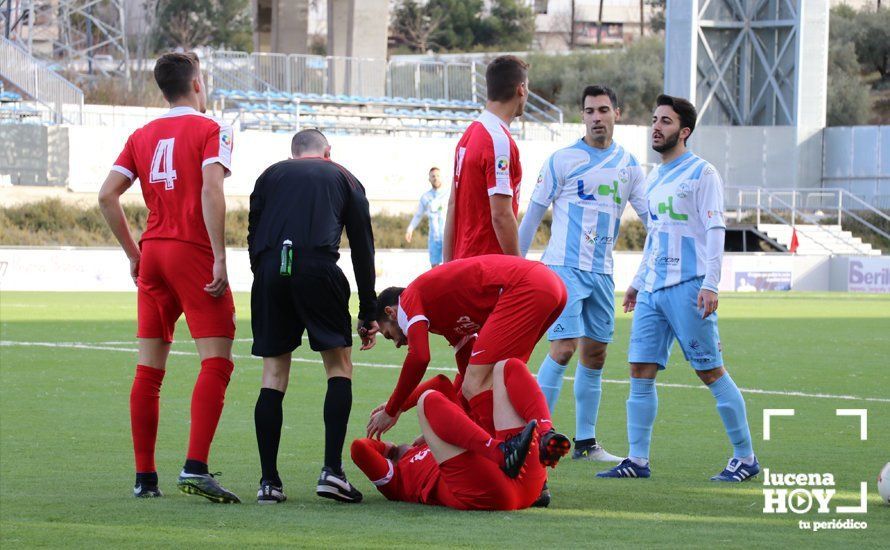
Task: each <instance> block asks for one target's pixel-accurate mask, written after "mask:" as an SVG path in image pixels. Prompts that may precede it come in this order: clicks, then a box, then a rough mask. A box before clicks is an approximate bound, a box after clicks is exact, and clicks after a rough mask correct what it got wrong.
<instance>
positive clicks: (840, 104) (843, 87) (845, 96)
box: [826, 4, 871, 126]
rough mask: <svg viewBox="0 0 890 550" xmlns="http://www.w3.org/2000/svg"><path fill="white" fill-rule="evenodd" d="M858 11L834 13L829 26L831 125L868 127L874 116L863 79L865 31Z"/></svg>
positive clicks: (840, 9)
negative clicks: (860, 48)
mask: <svg viewBox="0 0 890 550" xmlns="http://www.w3.org/2000/svg"><path fill="white" fill-rule="evenodd" d="M857 18H858V16H857V14H856V11H855V10H854V9H853V8H851V7H849V6H846V5H843V4H842V5H840V6H837V7H835V8H833V9H832V10H831V19H830V21H829V25H828V33H829V38H828V103H827V115H826V124H827V125H828V126H855V125H858V124H866V123H867V122H868V119H869V117H870V115H871V102H870V101H869V97H868V87H867V86H866V85H865V83H863V82H862V77H861V76H860V74H861V72H862V68H861V66H860V64H859V59H858V58H857V55H856V46H855V44H856V42H857V41H858V38H859V35H860V34H861V32H862V28H861V27H860V25H859V22H858V21H857Z"/></svg>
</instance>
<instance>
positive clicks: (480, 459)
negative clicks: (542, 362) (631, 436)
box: [352, 359, 547, 510]
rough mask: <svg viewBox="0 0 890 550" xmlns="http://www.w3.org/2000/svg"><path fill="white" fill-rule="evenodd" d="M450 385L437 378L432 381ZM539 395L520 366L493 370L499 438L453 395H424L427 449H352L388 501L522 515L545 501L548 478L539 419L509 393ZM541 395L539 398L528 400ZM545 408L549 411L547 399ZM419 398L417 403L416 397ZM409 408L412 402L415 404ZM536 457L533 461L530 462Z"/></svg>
mask: <svg viewBox="0 0 890 550" xmlns="http://www.w3.org/2000/svg"><path fill="white" fill-rule="evenodd" d="M440 378H444V377H441V376H438V377H436V378H434V379H432V380H431V382H432V381H435V380H437V379H440ZM523 384H525V385H527V386H528V387H529V390H531V387H532V386H533V387H537V384H536V382H535V379H534V378H533V377H532V376H531V374H529V372H528V368H527V367H526V365H525V364H524V363H523V362H522V361H519V360H518V359H510V360H508V361H501V362H499V363H497V364H496V365H495V366H494V368H493V388H492V393H493V407H494V408H493V414H492V416H493V421H494V426H495V428H496V431H495V434H494V437H492V435H491V434H489V433H488V432H486V431H485V430H483V429H482V428H481V427H480V426H479V425H478V424H476V423H475V422H473V421H472V420H471V419H470V418H469V416H467V413H466V412H465V411H464V410H463V409H462V408H461V407H460V406H458V405H457V404H456V403H455V395H454V394H451V395H446V393H447V381H446V383H444V384H443V385H444V389H446V393H442V392H439V391H434V390H426V391H424V392H423V393H422V394H421V395H420V399H419V400H418V401H417V415H418V418H419V420H420V428H421V431H422V433H423V439H424V440H425V441H424V442H423V443H421V444H418V445H414V446H408V445H401V446H396V445H394V444H393V443H388V442H382V441H379V440H375V439H371V438H366V439H357V440H355V441H354V442H353V443H352V460H353V462H355V464H356V465H357V466H358V467H359V468H360V469H361V470H362V472H364V473H365V475H366V476H368V479H370V480H371V481H372V482H373V483H374V485H375V486H376V487H377V489H378V490H379V491H380V492H381V493H382V494H383V495H384V496H385V497H386V498H388V499H389V500H399V501H404V502H416V503H420V504H430V505H438V506H448V507H449V508H456V509H458V510H519V509H523V508H528V507H529V506H531V505H532V503H534V502H535V501H536V500H537V499H538V497H539V494H540V491H541V486H542V485H543V483H544V481H545V479H546V477H547V474H546V471H545V469H544V465H543V464H542V463H541V462H540V461H539V460H526V458H527V457H528V456H529V453H536V452H537V443H538V438H537V435H536V430H535V427H536V426H537V422H536V420H535V419H531V420H529V421H528V422H527V421H526V415H527V414H528V413H525V414H523V410H528V409H527V408H526V409H524V408H523V406H525V407H528V406H529V404H528V403H523V402H522V401H520V403H521V404H520V405H519V406H516V404H515V402H514V401H513V396H514V393H513V392H511V391H510V387H511V386H512V387H514V388H517V387H519V386H520V385H523ZM529 393H535V392H531V391H530V392H529ZM537 393H538V394H539V399H538V401H540V403H539V405H540V407H543V408H544V410H545V411H546V410H547V409H546V407H547V404H546V402H545V401H544V397H543V394H541V393H540V390H539V391H538V392H537ZM412 398H413V396H412ZM409 404H410V399H409ZM532 456H534V455H532Z"/></svg>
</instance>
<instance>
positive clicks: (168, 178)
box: [150, 138, 176, 191]
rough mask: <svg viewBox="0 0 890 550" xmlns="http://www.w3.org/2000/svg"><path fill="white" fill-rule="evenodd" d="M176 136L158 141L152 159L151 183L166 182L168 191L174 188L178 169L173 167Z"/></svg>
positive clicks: (165, 187)
mask: <svg viewBox="0 0 890 550" xmlns="http://www.w3.org/2000/svg"><path fill="white" fill-rule="evenodd" d="M175 139H176V138H168V139H162V140H160V141H158V146H157V148H156V149H155V154H154V157H152V159H151V178H150V179H151V183H161V182H163V183H164V189H166V190H167V191H169V190H171V189H173V181H174V180H175V179H176V170H175V169H174V168H173V142H174V141H175Z"/></svg>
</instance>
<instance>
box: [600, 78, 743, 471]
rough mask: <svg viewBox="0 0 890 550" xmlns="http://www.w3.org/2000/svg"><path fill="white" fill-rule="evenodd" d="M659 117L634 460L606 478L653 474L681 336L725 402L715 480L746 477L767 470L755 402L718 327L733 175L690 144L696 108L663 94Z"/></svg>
mask: <svg viewBox="0 0 890 550" xmlns="http://www.w3.org/2000/svg"><path fill="white" fill-rule="evenodd" d="M656 105H657V106H656V108H655V113H654V114H653V115H652V148H653V149H655V150H656V151H657V152H659V153H661V164H660V165H658V166H657V167H656V168H655V169H653V170H652V171H651V172H649V178H648V181H647V182H646V189H648V190H649V191H648V192H647V197H646V200H647V201H648V203H649V204H648V209H649V228H648V229H649V234H648V236H647V237H646V247H645V249H644V251H643V260H642V261H641V262H640V269H639V272H638V273H637V276H636V277H635V278H634V281H633V283H631V286H630V287H629V288H628V289H627V292H626V294H625V297H624V311H625V312H628V311H634V317H633V324H632V326H631V331H630V347H629V349H628V362H629V363H630V376H631V378H630V396H629V397H628V399H627V439H628V443H629V444H630V451H629V452H628V458H626V459H625V460H624V461H623V462H622V463H620V464H619V465H617V466H615V467H614V468H612V469H611V470H606V471H604V472H600V473H599V474H597V476H599V477H649V476H650V475H651V472H650V469H649V445H650V443H651V440H652V427H653V425H654V424H655V414H656V412H657V411H658V395H657V393H656V390H655V375H656V374H657V373H658V371H659V370H660V369H664V368H665V366H667V362H668V358H669V357H670V353H671V347H672V346H673V345H674V340H675V339H676V340H677V341H678V342H679V343H680V348H681V349H682V350H683V355H684V356H685V357H686V360H687V361H689V363H690V364H691V365H692V367H693V368H694V369H695V373H696V374H697V375H698V377H699V378H700V379H701V381H702V382H704V383H705V384H706V385H707V386H708V389H710V390H711V393H712V394H713V395H714V399H715V400H716V402H717V412H718V413H719V414H720V418H721V419H722V420H723V425H724V427H725V428H726V434H727V435H728V436H729V440H730V442H731V443H732V447H733V456H732V458H731V459H730V460H729V463H728V464H727V465H726V468H724V469H723V471H722V472H720V473H719V474H717V475H715V476H713V477H712V478H711V480H713V481H729V482H739V481H745V480H746V479H750V478H751V477H753V476H755V475H757V474H758V473H760V464H759V463H758V462H757V457H755V456H754V449H753V446H752V443H751V431H750V429H749V428H748V419H747V417H746V412H745V400H744V398H743V397H742V394H741V392H740V391H739V388H738V387H737V386H736V384H735V382H733V380H732V378H730V376H729V373H728V372H726V369H725V368H724V366H723V353H722V348H721V346H720V334H719V332H718V331H717V285H718V283H719V282H720V270H721V266H722V263H723V241H724V238H725V233H726V225H725V223H724V221H723V181H722V180H721V179H720V175H719V174H718V173H717V170H715V169H714V167H713V166H711V164H709V163H708V162H707V161H705V160H704V159H702V158H700V157H697V156H696V155H694V154H692V152H690V151H688V150H687V149H686V140H687V139H688V138H689V136H690V135H691V134H692V131H693V130H694V129H695V122H696V116H697V115H696V111H695V107H694V106H693V105H692V104H691V103H690V102H689V101H687V100H685V99H682V98H679V97H671V96H668V95H660V96H658V99H657V100H656Z"/></svg>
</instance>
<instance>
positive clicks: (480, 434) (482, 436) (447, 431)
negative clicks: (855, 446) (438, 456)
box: [423, 392, 504, 465]
mask: <svg viewBox="0 0 890 550" xmlns="http://www.w3.org/2000/svg"><path fill="white" fill-rule="evenodd" d="M488 393H489V394H490V393H491V392H488ZM474 399H475V398H474ZM471 402H472V400H471ZM490 411H491V409H490V408H489V414H491V413H490ZM423 412H424V416H426V421H427V422H429V425H430V428H432V429H433V433H435V434H436V435H437V436H439V438H440V439H442V441H444V442H446V443H450V444H452V445H454V446H455V447H460V448H461V449H467V450H468V451H473V452H474V453H477V454H479V455H481V456H484V457H485V458H487V459H489V460H491V461H492V462H494V463H495V464H498V465H502V464H503V463H504V453H503V451H501V450H500V449H499V448H498V444H499V443H501V441H500V440H498V439H495V438H493V437H492V436H491V435H490V434H488V433H487V432H486V431H485V430H483V429H482V428H480V427H479V426H478V425H477V424H476V423H474V422H473V421H472V420H470V419H469V418H468V417H467V415H466V413H465V412H464V411H462V410H461V408H460V407H458V406H457V405H456V404H454V403H453V402H451V401H449V400H448V398H447V397H445V396H444V395H442V394H441V393H438V392H434V393H430V394H427V396H426V397H425V398H424V400H423Z"/></svg>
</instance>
